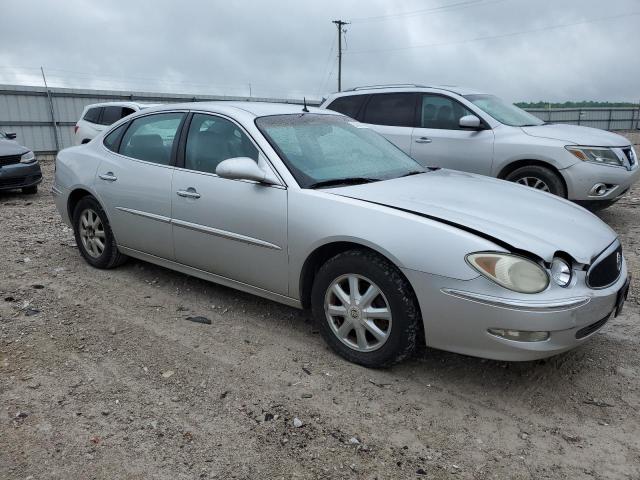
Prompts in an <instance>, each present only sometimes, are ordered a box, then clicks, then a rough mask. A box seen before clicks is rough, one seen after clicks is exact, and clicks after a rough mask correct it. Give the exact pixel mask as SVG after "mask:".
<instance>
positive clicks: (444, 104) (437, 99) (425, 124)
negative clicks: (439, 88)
mask: <svg viewBox="0 0 640 480" xmlns="http://www.w3.org/2000/svg"><path fill="white" fill-rule="evenodd" d="M420 113H421V114H420V126H421V127H422V128H437V129H441V130H460V129H461V128H460V119H461V118H462V117H464V116H465V115H474V113H473V112H471V111H470V110H468V109H467V108H465V107H464V106H463V105H462V104H461V103H460V102H457V101H456V100H454V99H453V98H449V97H444V96H442V95H423V96H422V110H421V112H420Z"/></svg>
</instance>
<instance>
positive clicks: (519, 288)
mask: <svg viewBox="0 0 640 480" xmlns="http://www.w3.org/2000/svg"><path fill="white" fill-rule="evenodd" d="M467 261H468V262H469V264H470V265H471V266H472V267H473V268H475V269H476V270H477V271H478V272H480V273H481V274H482V275H484V276H485V277H487V278H488V279H489V280H492V281H494V282H496V283H497V284H498V285H500V286H502V287H504V288H508V289H509V290H513V291H514V292H520V293H538V292H541V291H543V290H544V289H545V288H547V286H548V285H549V276H548V275H547V272H546V271H545V270H544V269H543V268H542V267H541V266H540V265H538V264H537V263H534V262H532V261H531V260H527V259H526V258H523V257H518V256H516V255H511V254H508V253H487V252H484V253H472V254H469V255H467Z"/></svg>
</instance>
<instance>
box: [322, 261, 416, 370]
mask: <svg viewBox="0 0 640 480" xmlns="http://www.w3.org/2000/svg"><path fill="white" fill-rule="evenodd" d="M311 304H312V309H313V314H314V318H315V320H316V322H317V323H318V327H319V330H320V332H321V334H322V336H323V338H324V339H325V340H326V342H327V343H328V344H329V346H331V348H333V349H334V350H335V351H336V352H337V353H339V354H340V355H342V356H343V357H344V358H346V359H347V360H349V361H351V362H354V363H358V364H360V365H364V366H366V367H374V368H379V367H386V366H389V365H392V364H394V363H396V362H399V361H401V360H403V359H404V358H406V357H408V356H409V355H410V354H411V353H412V352H413V351H414V349H415V345H416V338H417V336H418V332H419V326H420V320H421V318H420V311H419V308H418V303H417V301H416V298H415V295H414V293H413V290H412V289H411V286H410V285H409V283H408V282H407V280H406V279H405V278H404V276H403V275H402V274H401V273H400V271H399V270H398V269H397V268H396V267H395V265H393V264H392V263H390V262H389V261H388V260H386V259H385V258H383V257H381V256H380V255H377V254H376V253H374V252H369V251H364V250H349V251H347V252H344V253H341V254H339V255H336V256H335V257H333V258H331V259H330V260H328V261H327V262H326V263H325V264H324V265H323V266H322V267H321V268H320V270H319V271H318V274H317V275H316V278H315V281H314V284H313V289H312V293H311Z"/></svg>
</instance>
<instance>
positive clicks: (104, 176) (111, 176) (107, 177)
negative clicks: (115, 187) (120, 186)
mask: <svg viewBox="0 0 640 480" xmlns="http://www.w3.org/2000/svg"><path fill="white" fill-rule="evenodd" d="M98 177H100V179H102V180H106V181H107V182H115V181H116V180H117V179H118V177H116V176H115V175H114V174H113V172H107V173H102V174H100V175H98Z"/></svg>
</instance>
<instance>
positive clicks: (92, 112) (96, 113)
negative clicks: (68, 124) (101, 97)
mask: <svg viewBox="0 0 640 480" xmlns="http://www.w3.org/2000/svg"><path fill="white" fill-rule="evenodd" d="M101 110H102V107H93V108H90V109H89V110H87V113H85V114H84V117H83V118H82V119H83V120H85V121H87V122H91V123H98V120H99V119H100V111H101Z"/></svg>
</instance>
